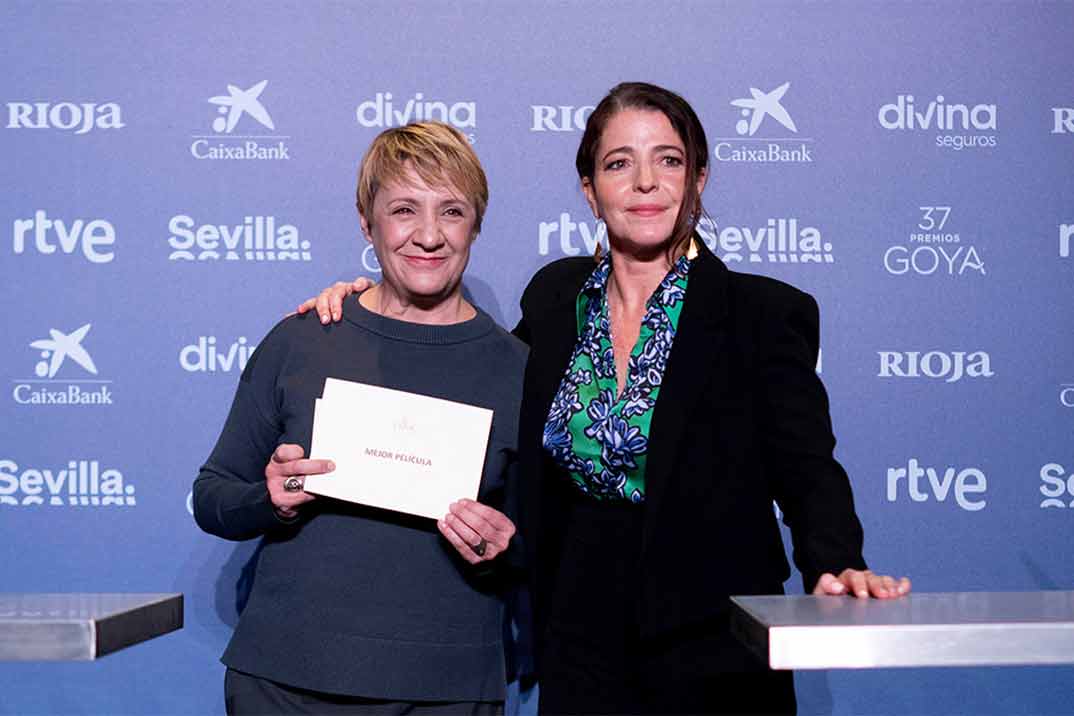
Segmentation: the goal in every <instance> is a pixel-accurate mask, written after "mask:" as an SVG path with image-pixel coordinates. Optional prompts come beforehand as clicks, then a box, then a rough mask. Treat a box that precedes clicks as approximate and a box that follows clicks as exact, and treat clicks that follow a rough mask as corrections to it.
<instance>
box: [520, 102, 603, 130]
mask: <svg viewBox="0 0 1074 716" xmlns="http://www.w3.org/2000/svg"><path fill="white" fill-rule="evenodd" d="M594 109H596V107H594V106H593V105H583V106H581V107H573V106H570V105H562V104H561V105H556V106H552V105H548V104H531V105H530V110H531V111H532V112H533V124H532V125H531V126H530V131H531V132H584V131H585V123H586V120H588V119H589V115H590V114H592V113H593V110H594Z"/></svg>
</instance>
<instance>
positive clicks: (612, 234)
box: [582, 109, 705, 256]
mask: <svg viewBox="0 0 1074 716" xmlns="http://www.w3.org/2000/svg"><path fill="white" fill-rule="evenodd" d="M697 184H698V187H697V188H698V192H700V191H701V190H702V189H704V187H705V176H704V174H702V175H701V177H699V179H698V183H697ZM685 187H686V148H685V147H684V146H683V143H682V140H681V139H680V138H679V135H678V133H677V132H676V131H675V128H674V127H672V126H671V122H670V121H669V120H668V118H667V116H666V115H665V114H664V113H663V112H659V111H656V110H645V109H624V110H622V111H620V112H618V113H616V114H614V115H612V117H611V118H610V119H609V120H608V122H607V124H605V126H604V132H603V133H602V134H601V137H600V145H599V146H598V147H597V154H596V161H595V166H594V168H593V179H592V181H589V180H588V179H583V180H582V190H583V191H584V192H585V197H586V201H588V202H589V206H590V208H591V209H592V210H593V214H594V215H595V216H596V217H597V218H600V219H604V222H605V224H607V227H608V237H609V239H610V240H611V242H612V243H613V245H615V246H616V247H617V248H619V249H621V250H624V251H627V252H629V253H632V254H637V255H646V256H650V255H653V254H655V253H660V252H663V251H665V250H666V248H667V242H668V241H669V240H670V238H671V234H672V231H673V230H674V228H675V220H676V219H677V218H678V215H679V207H680V206H681V205H682V200H683V194H684V191H685Z"/></svg>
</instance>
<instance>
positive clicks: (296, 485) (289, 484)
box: [283, 475, 302, 492]
mask: <svg viewBox="0 0 1074 716" xmlns="http://www.w3.org/2000/svg"><path fill="white" fill-rule="evenodd" d="M283 489H284V491H285V492H298V491H299V490H301V489H302V480H300V479H298V478H297V477H295V476H294V475H292V476H291V477H289V478H287V479H286V480H284V481H283Z"/></svg>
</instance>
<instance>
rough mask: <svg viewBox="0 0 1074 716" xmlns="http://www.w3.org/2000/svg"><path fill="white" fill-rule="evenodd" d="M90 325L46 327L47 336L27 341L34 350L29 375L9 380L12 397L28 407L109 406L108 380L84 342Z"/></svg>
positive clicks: (110, 385)
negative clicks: (64, 329)
mask: <svg viewBox="0 0 1074 716" xmlns="http://www.w3.org/2000/svg"><path fill="white" fill-rule="evenodd" d="M91 327H92V324H89V323H86V324H84V325H82V326H80V327H78V328H76V329H74V330H68V331H67V332H64V331H61V330H59V329H57V328H50V329H48V336H47V337H39V338H36V339H34V340H31V341H30V342H29V343H28V347H29V348H30V349H32V350H34V351H36V352H37V360H36V362H35V363H34V368H33V377H23V378H15V379H14V380H13V381H12V383H13V384H14V385H13V388H12V391H11V398H12V400H13V401H14V402H15V403H17V404H19V405H25V406H28V407H50V406H93V407H98V406H108V405H112V404H113V400H114V399H113V394H112V381H111V380H108V379H106V378H103V377H101V376H100V374H99V371H98V369H97V364H96V363H95V362H94V360H93V356H92V355H90V352H89V350H88V348H87V347H86V345H85V344H86V343H88V341H87V336H88V335H89V332H90V328H91Z"/></svg>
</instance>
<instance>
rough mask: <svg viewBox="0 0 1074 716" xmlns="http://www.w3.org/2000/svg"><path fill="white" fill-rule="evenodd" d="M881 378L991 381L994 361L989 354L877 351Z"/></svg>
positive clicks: (976, 352)
mask: <svg viewBox="0 0 1074 716" xmlns="http://www.w3.org/2000/svg"><path fill="white" fill-rule="evenodd" d="M877 355H879V356H880V372H879V373H877V377H879V378H933V379H942V380H943V381H944V382H945V383H955V382H957V381H959V380H962V378H964V377H969V378H991V377H992V376H994V375H995V372H994V371H993V370H992V359H991V357H990V356H989V355H988V353H986V352H985V351H973V352H971V353H967V352H965V351H951V352H950V353H947V352H944V351H926V352H924V353H922V352H921V351H877Z"/></svg>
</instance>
